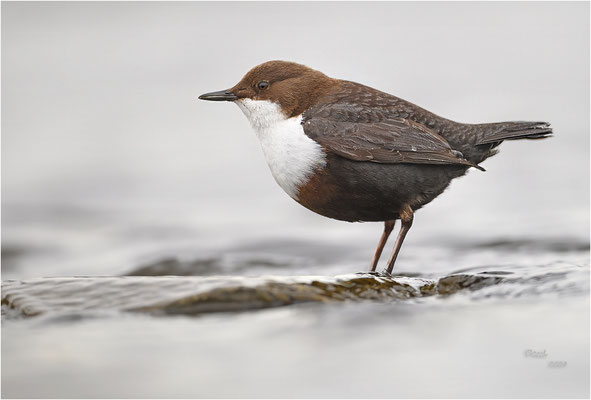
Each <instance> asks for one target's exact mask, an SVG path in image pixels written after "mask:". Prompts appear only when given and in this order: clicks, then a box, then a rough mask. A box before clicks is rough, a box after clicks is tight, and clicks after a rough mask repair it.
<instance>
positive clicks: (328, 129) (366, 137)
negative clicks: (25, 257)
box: [199, 61, 552, 273]
mask: <svg viewBox="0 0 591 400" xmlns="http://www.w3.org/2000/svg"><path fill="white" fill-rule="evenodd" d="M199 99H202V100H213V101H232V102H234V103H236V104H237V105H238V107H240V109H241V110H242V112H244V114H245V115H246V117H247V118H248V120H249V121H250V124H251V125H252V127H253V129H254V131H255V133H256V135H257V136H258V138H259V140H260V142H261V146H262V148H263V153H264V155H265V158H266V160H267V163H268V164H269V167H270V169H271V173H272V174H273V177H274V178H275V180H276V181H277V183H278V184H279V186H281V187H282V188H283V190H285V191H286V192H287V194H289V195H290V196H291V197H292V198H293V199H294V200H296V201H297V202H298V203H300V204H301V205H303V206H304V207H306V208H308V209H310V210H312V211H314V212H316V213H318V214H320V215H324V216H326V217H329V218H334V219H338V220H342V221H349V222H361V221H384V232H383V234H382V237H381V239H380V241H379V243H378V248H377V250H376V252H375V255H374V257H373V262H372V265H371V270H372V271H375V269H376V266H377V263H378V260H379V258H380V255H381V254H382V250H383V249H384V245H385V244H386V241H387V240H388V237H389V236H390V233H391V232H392V229H393V228H394V223H395V221H396V220H397V219H399V220H400V221H401V223H402V227H401V228H400V233H399V234H398V238H397V239H396V244H395V245H394V251H393V252H392V256H391V257H390V259H389V260H388V266H387V269H386V271H387V272H388V273H392V269H393V268H394V262H395V261H396V257H397V256H398V253H399V251H400V247H401V246H402V242H403V241H404V237H405V236H406V234H407V233H408V230H409V229H410V227H411V225H412V222H413V215H414V212H415V211H416V210H418V209H419V208H421V207H422V206H424V205H425V204H427V203H429V202H430V201H431V200H433V199H434V198H436V197H437V196H439V195H440V194H441V193H442V192H443V191H444V190H445V188H446V187H447V186H448V185H449V183H450V182H451V180H452V179H454V178H457V177H459V176H462V175H464V174H465V173H466V171H467V170H468V169H469V168H470V167H474V168H478V169H480V170H484V169H483V168H482V167H480V166H478V164H479V163H480V162H482V161H484V160H485V159H487V158H488V157H490V156H492V155H494V154H496V153H497V150H496V147H497V146H498V145H499V144H501V142H503V141H504V140H515V139H542V138H545V137H548V136H550V135H551V134H552V129H551V128H550V124H549V123H547V122H523V121H519V122H499V123H488V124H464V123H459V122H454V121H451V120H449V119H445V118H442V117H439V116H437V115H435V114H433V113H431V112H429V111H427V110H425V109H422V108H420V107H418V106H416V105H414V104H412V103H409V102H408V101H405V100H402V99H400V98H398V97H395V96H392V95H390V94H387V93H384V92H380V91H379V90H376V89H372V88H370V87H368V86H364V85H361V84H359V83H355V82H350V81H345V80H340V79H333V78H329V77H328V76H326V75H324V74H323V73H322V72H319V71H315V70H313V69H311V68H308V67H306V66H304V65H300V64H296V63H293V62H287V61H269V62H266V63H263V64H261V65H258V66H256V67H254V68H253V69H251V70H250V71H249V72H248V73H247V74H246V75H245V76H244V78H242V80H241V81H240V82H238V84H237V85H235V86H234V87H233V88H231V89H228V90H222V91H219V92H212V93H206V94H203V95H201V96H199Z"/></svg>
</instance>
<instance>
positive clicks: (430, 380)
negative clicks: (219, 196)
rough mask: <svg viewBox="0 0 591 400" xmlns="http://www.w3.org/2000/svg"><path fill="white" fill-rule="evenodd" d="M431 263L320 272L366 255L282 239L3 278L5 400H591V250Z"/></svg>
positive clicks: (453, 256)
mask: <svg viewBox="0 0 591 400" xmlns="http://www.w3.org/2000/svg"><path fill="white" fill-rule="evenodd" d="M306 245H309V250H310V251H309V252H306V251H305V249H306ZM290 249H291V251H290ZM363 250H367V249H363ZM423 250H424V251H427V252H429V254H430V257H432V258H433V260H436V261H432V263H436V264H438V265H437V267H433V266H431V268H429V267H428V265H427V266H426V268H422V269H423V270H424V271H425V272H422V273H420V272H417V271H418V270H419V268H418V266H419V263H422V262H423V259H422V258H419V260H418V261H415V262H408V261H407V262H406V263H405V264H403V265H404V267H406V268H408V269H409V272H410V271H412V273H406V274H399V275H395V276H392V277H390V276H386V275H383V274H379V273H377V274H368V273H357V274H345V275H343V274H338V272H335V273H337V275H326V274H324V275H318V274H317V273H316V274H309V271H310V270H315V271H316V272H318V267H316V265H318V264H324V267H323V268H324V269H325V270H327V271H338V270H339V269H345V268H353V267H352V265H353V264H354V263H355V262H356V261H355V260H357V257H359V258H363V257H362V255H361V254H365V253H366V252H365V251H361V250H359V249H356V248H355V245H354V244H353V243H350V246H348V247H347V248H343V247H339V246H333V247H331V246H330V245H327V246H326V247H325V248H322V246H318V245H316V246H315V245H314V243H313V242H310V243H307V242H306V241H305V240H299V241H293V242H291V243H290V241H289V240H288V239H282V240H279V239H277V240H275V241H273V240H269V241H266V242H264V243H258V244H256V243H250V244H248V243H246V244H244V245H241V246H236V247H233V248H228V249H226V251H223V252H221V255H217V256H214V255H208V256H207V257H203V258H197V259H191V258H174V257H160V258H158V257H156V258H155V260H154V261H153V262H148V263H143V264H140V265H138V266H137V267H135V268H131V269H129V270H127V271H125V273H124V275H126V276H111V277H106V276H104V277H96V276H79V277H67V278H30V279H8V280H4V281H3V284H2V301H3V305H2V310H3V315H2V328H3V329H2V343H3V349H2V350H3V353H2V367H3V368H2V369H3V373H2V384H3V385H2V387H3V388H2V392H3V396H4V397H87V396H96V397H415V396H421V397H429V396H436V397H471V396H474V397H479V396H480V397H481V396H482V395H483V393H486V395H487V396H490V397H511V396H516V397H558V396H560V397H584V396H588V394H589V358H588V355H589V329H588V327H589V313H588V311H589V256H588V255H589V254H588V253H589V246H588V244H587V243H585V242H583V241H580V242H577V241H576V240H568V241H560V240H558V239H553V240H552V239H547V240H546V241H544V240H543V239H539V240H533V239H532V240H526V239H522V240H515V241H511V240H507V241H503V240H489V241H484V242H478V243H474V242H472V243H470V241H469V240H468V241H467V242H466V243H461V244H459V245H456V246H453V245H450V244H444V245H442V246H441V247H440V248H437V247H436V246H432V247H427V248H424V249H423ZM358 253H361V254H358ZM23 254H26V253H23ZM327 254H330V255H333V257H329V258H327V257H326V255H327ZM460 254H461V255H460ZM508 254H510V256H507V255H508ZM495 258H496V259H511V260H512V262H505V263H497V264H494V263H489V262H488V261H490V260H493V259H495ZM347 259H349V261H348V262H347V261H346V260H347ZM478 259H480V260H486V261H487V262H483V263H477V264H476V265H477V266H474V265H473V266H471V267H463V268H457V269H449V273H445V274H443V273H441V272H440V271H441V269H442V268H447V267H446V265H447V264H448V263H453V264H456V265H463V264H464V265H467V264H470V263H474V260H478ZM558 260H559V261H558ZM22 262H23V263H24V262H26V259H25V260H22ZM360 264H362V263H361V262H360ZM442 265H443V267H442ZM358 269H362V268H361V267H358ZM438 271H439V272H438ZM298 272H299V273H298ZM323 272H324V271H323ZM140 275H143V276H140ZM174 275H185V276H174ZM531 354H534V355H535V354H543V357H542V358H539V357H533V356H531ZM31 380H34V381H35V382H36V383H35V385H30V384H27V382H30V381H31Z"/></svg>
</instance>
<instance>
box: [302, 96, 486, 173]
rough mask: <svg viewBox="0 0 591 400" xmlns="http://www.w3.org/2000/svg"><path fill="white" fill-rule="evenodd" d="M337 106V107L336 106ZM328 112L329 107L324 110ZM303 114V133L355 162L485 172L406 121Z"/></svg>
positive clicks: (414, 124)
mask: <svg viewBox="0 0 591 400" xmlns="http://www.w3.org/2000/svg"><path fill="white" fill-rule="evenodd" d="M337 107H338V106H337ZM323 108H324V111H326V106H325V107H323ZM322 114H323V115H322V116H320V115H316V116H315V115H314V113H308V112H306V113H304V119H303V120H302V125H303V127H304V132H305V133H306V135H308V136H309V137H310V138H312V139H314V140H315V141H316V142H318V143H319V144H320V145H322V146H323V147H325V148H326V149H327V150H329V151H331V152H333V153H335V154H338V155H339V156H341V157H345V158H348V159H351V160H354V161H370V162H377V163H387V164H391V163H413V164H457V165H467V166H470V167H475V168H478V169H482V170H483V168H482V167H479V166H477V165H475V164H473V163H471V162H470V161H468V160H465V159H464V158H462V155H461V153H459V152H457V151H454V150H452V148H451V147H450V146H449V144H448V143H447V141H446V140H445V139H444V138H442V137H441V136H439V135H438V134H436V133H435V132H433V131H432V130H431V129H429V128H427V127H426V126H424V125H421V124H419V123H417V122H414V121H411V120H408V119H404V118H388V119H382V120H381V121H379V122H350V121H346V120H343V119H344V118H342V115H343V114H342V113H338V111H337V112H336V113H335V114H333V113H330V114H333V115H338V116H340V118H330V116H328V117H327V113H326V112H324V113H322Z"/></svg>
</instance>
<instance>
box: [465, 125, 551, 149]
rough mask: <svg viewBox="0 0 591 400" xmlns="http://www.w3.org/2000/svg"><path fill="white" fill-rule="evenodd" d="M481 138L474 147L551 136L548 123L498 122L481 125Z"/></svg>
mask: <svg viewBox="0 0 591 400" xmlns="http://www.w3.org/2000/svg"><path fill="white" fill-rule="evenodd" d="M480 132H481V135H482V136H481V138H480V139H479V140H478V142H477V143H476V145H481V144H491V143H497V142H499V143H500V142H502V141H503V140H517V139H544V138H547V137H549V136H552V128H550V124H549V123H548V122H525V121H516V122H499V123H494V124H482V125H481V129H480Z"/></svg>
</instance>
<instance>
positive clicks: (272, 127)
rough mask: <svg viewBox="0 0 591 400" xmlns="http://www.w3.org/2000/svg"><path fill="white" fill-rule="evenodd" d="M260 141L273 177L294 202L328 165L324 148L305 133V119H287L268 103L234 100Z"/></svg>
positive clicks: (300, 117)
mask: <svg viewBox="0 0 591 400" xmlns="http://www.w3.org/2000/svg"><path fill="white" fill-rule="evenodd" d="M235 103H236V104H237V105H238V107H240V109H241V110H242V112H243V113H244V115H246V117H247V118H248V120H249V121H250V125H251V126H252V128H253V129H254V131H255V133H256V135H257V137H258V138H259V140H260V142H261V147H262V148H263V153H264V154H265V159H266V160H267V164H268V165H269V168H270V169H271V173H272V174H273V177H274V178H275V180H276V181H277V183H278V184H279V186H281V187H282V188H283V190H285V192H286V193H287V194H288V195H290V196H291V197H292V198H293V199H295V200H297V199H298V193H299V188H300V187H301V186H302V185H304V184H306V182H308V180H309V179H310V177H311V176H312V174H313V173H314V170H315V169H316V168H318V167H322V166H324V165H326V155H325V153H324V151H323V150H322V147H321V146H320V145H319V144H318V143H316V142H315V141H314V140H312V139H310V138H309V137H308V136H307V135H306V134H305V133H304V128H303V126H302V124H301V122H302V116H301V115H299V116H297V117H293V118H286V117H285V115H284V114H283V112H282V111H281V108H280V106H279V105H278V104H276V103H273V102H271V101H267V100H251V99H240V100H237V101H235Z"/></svg>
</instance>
